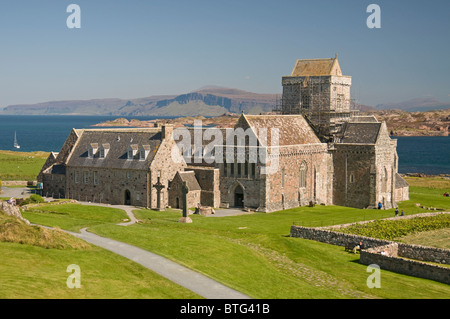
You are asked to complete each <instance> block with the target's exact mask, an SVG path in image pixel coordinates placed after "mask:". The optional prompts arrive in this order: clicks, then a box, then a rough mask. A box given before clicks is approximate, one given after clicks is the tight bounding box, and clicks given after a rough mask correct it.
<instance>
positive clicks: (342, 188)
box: [38, 57, 409, 212]
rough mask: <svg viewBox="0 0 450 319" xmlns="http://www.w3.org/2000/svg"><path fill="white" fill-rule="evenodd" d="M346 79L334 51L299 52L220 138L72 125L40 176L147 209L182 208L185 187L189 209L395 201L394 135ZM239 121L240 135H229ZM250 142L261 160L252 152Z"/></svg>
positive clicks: (85, 197) (401, 192)
mask: <svg viewBox="0 0 450 319" xmlns="http://www.w3.org/2000/svg"><path fill="white" fill-rule="evenodd" d="M351 81H352V79H351V77H350V76H345V75H343V74H342V70H341V68H340V65H339V61H338V59H337V57H335V58H331V59H310V60H297V61H296V63H295V66H294V68H293V70H292V72H291V74H290V75H288V76H284V77H283V78H282V86H283V96H282V101H281V104H280V105H279V107H278V109H276V112H274V114H271V115H246V114H242V115H241V116H240V117H239V119H238V120H237V121H236V123H235V125H234V127H231V128H229V129H216V130H215V133H216V135H217V134H219V135H221V136H219V137H220V138H217V136H216V139H215V140H213V139H211V136H209V135H208V136H207V134H205V135H204V137H205V138H202V140H201V144H200V145H197V144H198V143H196V144H193V143H192V145H191V146H192V147H188V148H186V147H180V145H181V144H180V136H181V135H182V134H176V131H177V130H178V129H174V128H173V127H172V126H170V125H161V126H155V127H151V128H123V129H116V128H114V129H113V128H111V129H108V128H106V129H73V130H72V132H71V133H70V134H69V136H68V138H67V140H66V142H65V144H64V145H63V147H62V148H61V150H60V151H59V152H58V153H51V154H50V155H49V157H48V159H47V161H46V163H45V164H44V166H43V168H42V170H41V172H40V174H39V176H38V181H40V182H42V183H43V187H44V188H43V195H44V196H48V197H56V198H61V197H62V198H71V199H76V200H80V201H91V202H100V203H110V204H121V205H123V204H126V205H133V206H139V207H147V208H152V209H161V208H164V207H168V206H170V207H173V208H182V205H183V201H182V197H183V193H182V188H183V187H182V186H183V185H185V186H187V189H188V193H187V195H186V197H187V206H188V207H196V206H197V205H199V204H200V205H202V206H211V207H215V208H219V207H241V208H247V209H250V210H255V211H259V212H273V211H278V210H283V209H288V208H293V207H299V206H305V205H314V204H321V205H340V206H348V207H356V208H375V207H377V205H378V203H382V205H383V207H384V208H392V207H396V206H397V203H398V202H400V201H404V200H407V199H409V191H408V184H407V183H406V182H405V180H404V179H403V178H402V177H401V176H400V175H399V174H398V156H397V151H396V148H397V141H396V140H394V139H391V138H390V136H389V133H388V130H387V127H386V124H385V123H384V122H379V121H378V120H377V119H376V118H375V117H374V116H361V115H359V113H358V110H356V109H354V106H353V103H352V100H351V97H350V87H351ZM239 129H242V130H241V132H242V131H243V132H245V136H244V138H243V139H242V141H239V139H238V138H232V139H227V137H229V135H228V134H229V133H230V132H231V133H232V132H236V131H239ZM200 130H201V132H205V131H206V130H207V129H205V128H202V129H200ZM184 131H187V132H190V134H191V135H194V134H195V133H194V131H195V129H193V128H189V129H187V128H186V129H185V130H184ZM206 137H207V138H206ZM192 140H195V139H194V138H192V139H191V141H192ZM229 141H231V143H230V142H229ZM214 142H215V144H214ZM211 144H213V148H212V149H213V151H211V152H206V151H205V150H206V149H207V148H208V146H210V145H211ZM184 146H186V143H184ZM225 149H226V152H223V150H225ZM255 149H256V150H257V151H258V154H265V156H264V159H265V160H264V161H261V160H255V157H254V153H253V151H254V150H255ZM220 150H222V151H220ZM230 152H231V153H230ZM225 153H227V154H225ZM230 154H231V155H230ZM208 156H209V159H212V160H207V159H208V158H207V157H208ZM194 157H196V159H197V158H198V157H200V158H201V160H193V159H194ZM258 158H259V157H258Z"/></svg>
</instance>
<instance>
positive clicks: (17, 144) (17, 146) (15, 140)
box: [14, 131, 20, 148]
mask: <svg viewBox="0 0 450 319" xmlns="http://www.w3.org/2000/svg"><path fill="white" fill-rule="evenodd" d="M14 147H15V148H20V145H19V143H17V136H16V132H15V131H14Z"/></svg>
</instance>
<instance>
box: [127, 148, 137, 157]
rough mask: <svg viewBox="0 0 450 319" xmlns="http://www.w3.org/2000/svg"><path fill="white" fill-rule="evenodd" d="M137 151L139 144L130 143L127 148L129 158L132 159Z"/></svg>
mask: <svg viewBox="0 0 450 319" xmlns="http://www.w3.org/2000/svg"><path fill="white" fill-rule="evenodd" d="M137 152H138V146H137V144H132V145H130V146H129V147H128V150H127V159H129V160H132V159H133V158H134V156H135V155H136V154H137Z"/></svg>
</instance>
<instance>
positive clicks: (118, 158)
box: [67, 128, 161, 170]
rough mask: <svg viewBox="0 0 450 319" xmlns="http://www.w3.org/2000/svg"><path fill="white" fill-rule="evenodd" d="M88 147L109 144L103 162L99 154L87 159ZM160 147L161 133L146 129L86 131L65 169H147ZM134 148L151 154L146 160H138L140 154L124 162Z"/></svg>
mask: <svg viewBox="0 0 450 319" xmlns="http://www.w3.org/2000/svg"><path fill="white" fill-rule="evenodd" d="M91 144H98V145H103V146H104V145H106V144H109V151H108V153H107V154H106V156H105V158H100V151H99V150H97V152H96V153H95V155H94V158H89V156H88V150H89V147H90V145H91ZM160 144H161V131H160V130H159V129H158V128H148V129H142V128H141V129H86V130H82V132H81V136H80V138H79V140H78V142H77V143H76V145H75V147H74V149H73V151H72V153H71V156H70V158H69V160H68V163H67V166H74V167H105V168H121V169H144V170H145V169H148V167H149V165H150V163H151V161H152V160H153V158H154V156H155V154H156V151H157V149H158V147H159V145H160ZM136 145H138V146H139V147H140V146H143V145H148V146H150V152H149V154H148V156H147V158H146V159H145V160H140V159H139V152H137V154H136V155H135V156H134V158H133V159H132V160H128V159H127V150H128V149H129V148H130V147H132V148H133V149H137V148H136Z"/></svg>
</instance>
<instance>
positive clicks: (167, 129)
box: [161, 124, 173, 140]
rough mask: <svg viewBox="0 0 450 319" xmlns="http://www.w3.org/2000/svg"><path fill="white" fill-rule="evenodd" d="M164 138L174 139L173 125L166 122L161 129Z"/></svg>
mask: <svg viewBox="0 0 450 319" xmlns="http://www.w3.org/2000/svg"><path fill="white" fill-rule="evenodd" d="M161 135H162V139H163V140H165V139H173V125H171V124H164V125H163V126H162V131H161Z"/></svg>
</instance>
